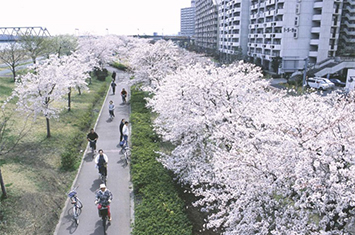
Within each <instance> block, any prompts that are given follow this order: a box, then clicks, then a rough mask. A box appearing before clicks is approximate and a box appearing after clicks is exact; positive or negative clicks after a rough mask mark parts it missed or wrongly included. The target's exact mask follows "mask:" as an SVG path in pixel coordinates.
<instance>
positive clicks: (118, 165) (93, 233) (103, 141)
mask: <svg viewBox="0 0 355 235" xmlns="http://www.w3.org/2000/svg"><path fill="white" fill-rule="evenodd" d="M108 70H109V71H111V72H112V71H113V70H115V69H113V68H108ZM115 71H116V73H117V75H116V83H117V86H116V94H115V95H112V90H111V88H110V89H109V91H108V93H107V96H106V100H105V102H104V105H103V107H102V109H101V112H100V115H99V117H98V120H97V124H96V127H95V131H96V133H97V134H98V135H99V139H98V142H97V150H99V149H103V150H104V153H106V154H107V156H108V179H107V187H108V189H110V190H111V192H112V193H113V200H112V203H111V214H112V222H111V225H110V226H109V227H108V229H107V233H108V234H120V235H129V234H130V233H131V227H130V225H131V217H132V212H133V203H131V202H132V192H131V191H132V190H131V189H132V186H131V184H130V173H129V167H128V166H126V165H125V164H124V161H123V155H122V154H120V153H119V151H120V149H121V148H120V147H119V145H118V143H119V131H118V126H119V123H120V121H121V119H122V118H124V119H126V120H128V119H129V114H130V105H129V104H122V100H121V95H120V92H121V90H122V88H125V89H126V90H128V91H129V86H128V81H129V75H128V74H127V73H125V72H122V71H118V70H115ZM110 100H112V101H113V102H114V104H115V116H116V117H115V118H114V119H113V121H110V119H109V113H108V103H109V101H110ZM87 150H88V148H87V149H86V151H85V152H84V155H83V161H82V165H81V167H80V170H79V173H78V175H77V178H76V179H75V181H74V186H77V185H79V188H78V189H77V192H78V197H79V198H80V200H81V201H82V203H83V205H84V207H83V209H82V213H81V215H80V216H79V220H80V223H79V225H78V226H76V225H75V223H73V220H72V215H71V214H70V213H71V208H72V206H71V204H70V203H69V200H67V201H66V204H65V208H64V209H63V212H62V215H61V218H60V220H59V223H58V225H57V227H56V230H55V232H54V234H55V235H64V234H66V235H67V234H75V235H99V234H103V228H102V222H101V219H100V217H99V216H98V211H97V208H96V206H95V205H94V201H95V191H96V190H97V189H98V188H99V185H100V182H101V181H100V180H99V177H98V171H97V169H96V168H95V164H94V161H93V159H92V157H91V153H87Z"/></svg>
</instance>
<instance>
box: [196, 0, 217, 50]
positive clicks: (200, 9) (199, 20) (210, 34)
mask: <svg viewBox="0 0 355 235" xmlns="http://www.w3.org/2000/svg"><path fill="white" fill-rule="evenodd" d="M217 26H218V13H217V4H216V1H214V0H196V20H195V37H194V38H195V45H196V47H197V49H198V50H199V51H202V52H205V53H209V54H215V53H217V51H218V47H217V45H218V43H217V35H218V30H217Z"/></svg>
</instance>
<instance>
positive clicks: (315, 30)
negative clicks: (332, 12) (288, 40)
mask: <svg viewBox="0 0 355 235" xmlns="http://www.w3.org/2000/svg"><path fill="white" fill-rule="evenodd" d="M311 33H320V27H312V29H311Z"/></svg>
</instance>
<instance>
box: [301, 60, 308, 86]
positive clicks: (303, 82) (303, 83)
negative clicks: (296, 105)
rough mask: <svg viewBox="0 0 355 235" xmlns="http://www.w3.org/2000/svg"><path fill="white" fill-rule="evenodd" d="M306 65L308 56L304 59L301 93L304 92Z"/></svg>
mask: <svg viewBox="0 0 355 235" xmlns="http://www.w3.org/2000/svg"><path fill="white" fill-rule="evenodd" d="M307 67H308V57H307V58H305V59H304V71H303V81H302V93H303V92H304V86H305V83H306V75H307Z"/></svg>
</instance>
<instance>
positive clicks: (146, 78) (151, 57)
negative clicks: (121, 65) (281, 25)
mask: <svg viewBox="0 0 355 235" xmlns="http://www.w3.org/2000/svg"><path fill="white" fill-rule="evenodd" d="M192 55H194V56H192ZM196 58H197V56H196V54H192V53H187V52H186V51H185V50H182V49H181V48H179V47H178V46H176V45H175V44H174V43H173V42H171V41H164V40H159V41H157V42H155V43H151V42H149V41H147V40H142V41H139V43H138V45H137V46H136V47H135V48H134V49H133V50H132V55H131V57H130V60H129V65H130V67H131V69H132V70H133V71H134V74H135V79H134V81H133V82H134V83H140V84H142V85H143V86H144V88H145V89H146V90H151V91H154V90H155V89H158V87H159V86H160V83H161V81H162V80H163V78H164V77H165V76H167V75H169V74H173V73H175V71H176V70H177V69H178V68H179V67H180V66H185V65H186V64H191V63H196V62H193V61H195V60H196Z"/></svg>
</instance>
